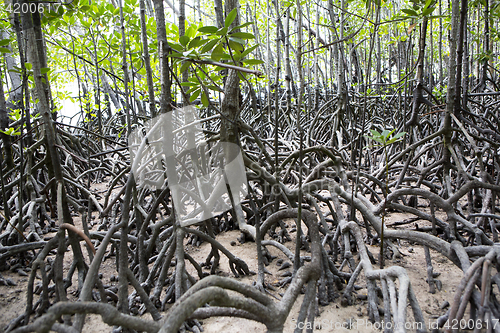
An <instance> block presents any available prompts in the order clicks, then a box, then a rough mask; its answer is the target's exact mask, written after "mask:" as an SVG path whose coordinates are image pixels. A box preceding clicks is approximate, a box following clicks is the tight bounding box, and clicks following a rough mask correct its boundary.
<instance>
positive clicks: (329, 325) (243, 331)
mask: <svg viewBox="0 0 500 333" xmlns="http://www.w3.org/2000/svg"><path fill="white" fill-rule="evenodd" d="M95 189H96V190H99V191H102V190H103V188H102V187H101V186H99V187H98V188H95ZM422 209H424V208H422ZM96 214H97V213H94V215H96ZM405 218H408V216H405V215H404V214H399V213H392V214H390V215H389V217H388V218H387V220H386V223H387V225H389V226H390V225H391V224H393V223H394V222H396V221H402V220H404V219H405ZM75 222H76V224H77V225H78V224H79V223H81V221H79V219H78V218H76V219H75ZM293 223H294V222H293V221H288V224H289V225H292V224H293ZM417 223H418V224H419V225H421V226H422V225H425V223H423V222H422V221H419V222H417ZM401 227H404V228H411V229H415V223H411V224H407V225H404V226H401ZM96 228H97V226H94V230H95V229H96ZM239 235H240V232H239V231H231V232H226V233H223V234H221V235H218V236H217V240H218V241H219V242H220V243H221V244H222V245H224V246H225V247H226V248H228V249H229V250H230V251H231V252H232V253H233V254H234V255H235V256H237V257H239V258H241V259H243V260H244V261H245V262H246V263H247V264H248V266H249V268H250V270H252V271H255V272H257V270H258V268H257V252H256V246H255V243H253V242H246V243H244V244H240V243H239V241H238V240H237V238H238V237H239ZM293 235H294V234H292V236H293ZM231 243H232V244H233V245H231ZM293 244H294V243H292V242H287V243H286V244H285V245H286V246H287V247H288V248H290V249H291V250H292V251H293V249H292V247H293ZM398 245H399V248H400V251H401V253H402V255H403V256H402V258H400V259H397V260H395V261H391V260H387V261H386V266H390V265H398V266H401V267H404V268H405V269H406V270H407V272H408V275H409V277H410V281H411V284H412V287H413V289H414V290H415V293H416V295H417V298H418V301H419V304H420V307H421V308H422V311H423V313H424V316H425V321H426V325H427V329H430V328H431V327H432V324H433V323H434V322H435V320H436V318H437V317H438V316H440V315H442V314H444V313H445V312H446V308H445V309H441V308H440V305H441V304H443V302H445V301H449V302H451V301H452V299H453V296H454V292H455V288H456V286H457V285H458V284H459V283H460V280H461V278H462V272H461V271H460V270H459V269H458V268H457V267H456V266H454V265H453V264H451V263H450V262H449V260H448V259H446V258H445V257H443V256H442V255H440V254H438V253H436V252H434V251H432V250H431V256H432V262H433V266H434V272H437V273H440V276H439V277H438V278H437V279H438V280H440V281H441V283H442V289H441V290H440V291H437V292H436V293H435V294H430V293H429V292H428V289H429V287H428V285H427V283H426V278H427V272H426V264H425V255H424V250H423V248H422V247H421V246H418V245H415V244H409V243H408V242H405V241H402V242H400V243H399V244H398ZM186 249H187V252H188V253H190V254H191V255H192V256H193V258H194V259H195V260H196V261H197V262H204V261H205V259H206V256H207V254H208V253H209V252H210V245H209V244H207V243H204V244H202V245H201V246H199V247H194V246H191V245H186ZM368 249H369V250H370V252H372V253H373V255H374V256H375V257H377V256H378V247H376V246H368ZM269 250H270V252H271V253H272V254H273V255H276V256H278V258H282V259H284V260H285V261H287V258H286V257H285V255H284V254H283V253H281V252H280V251H278V250H277V249H275V248H274V247H269ZM84 253H85V255H86V251H85V250H84ZM69 254H70V252H67V255H66V256H65V260H64V268H65V271H66V272H67V270H68V269H69V266H70V264H71V260H72V258H71V257H70V255H69ZM355 255H356V254H355ZM52 257H54V256H52ZM276 261H277V260H274V261H273V262H272V263H270V265H269V266H267V267H266V268H267V269H268V270H269V271H270V272H271V273H272V275H266V282H267V283H273V282H275V281H277V280H280V279H281V277H280V276H279V275H280V274H281V273H283V271H278V268H279V266H277V265H276ZM186 268H187V269H188V271H189V272H190V273H191V274H192V275H193V276H196V277H197V274H196V272H195V270H194V268H193V267H192V266H191V265H190V264H189V263H188V262H187V263H186ZM290 269H291V268H290ZM344 270H345V269H344ZM206 271H207V272H208V270H206ZM100 272H101V273H102V274H103V282H104V284H108V285H116V284H117V282H115V281H114V280H112V276H117V272H116V269H115V260H114V257H112V258H110V259H107V260H106V261H105V262H104V263H103V265H102V267H101V271H100ZM171 273H172V270H170V274H171ZM21 274H22V273H21ZM219 274H221V275H224V276H232V273H231V272H230V270H229V264H228V260H227V258H226V257H225V256H224V255H222V254H221V262H220V271H219ZM2 275H3V276H4V277H5V278H11V279H12V280H13V281H14V282H15V283H16V284H17V285H16V286H0V313H1V316H0V332H3V330H4V328H5V327H6V325H8V323H9V322H10V321H11V320H12V319H14V318H16V317H17V316H19V315H21V314H22V313H23V312H24V311H25V302H26V291H25V290H26V285H27V281H28V277H27V276H23V275H20V274H19V273H17V272H10V271H7V272H2ZM75 275H76V274H75ZM239 280H240V281H242V282H245V283H248V284H251V283H252V282H254V281H256V280H257V276H256V275H254V276H248V277H241V278H239ZM39 281H40V280H39V279H36V280H35V284H36V283H37V282H39ZM356 285H359V286H361V287H363V288H362V289H360V290H358V291H357V293H358V294H366V289H365V286H366V284H365V282H364V278H363V277H362V273H361V277H360V279H358V281H357V283H356ZM76 287H77V281H76V277H75V278H74V280H73V285H72V286H71V287H70V288H69V290H68V297H69V298H70V300H76V296H75V291H76ZM130 290H131V291H132V289H130ZM284 291H285V289H279V288H278V289H277V290H276V291H272V293H273V295H275V296H277V297H278V298H280V296H279V294H278V293H283V292H284ZM37 298H38V296H36V295H35V301H36V299H37ZM302 299H303V295H300V296H299V298H298V299H297V301H296V302H295V304H294V306H293V308H292V311H291V312H290V315H289V317H288V319H287V321H286V324H285V327H284V332H285V333H291V332H293V330H294V329H295V328H296V326H297V324H298V323H297V321H296V319H297V315H298V312H299V309H300V304H301V303H302ZM51 301H53V299H51ZM202 323H203V328H204V330H205V332H207V333H212V332H213V333H215V332H228V333H229V332H230V333H252V332H265V326H264V325H262V324H259V323H256V322H253V321H249V320H245V319H238V318H227V317H219V318H210V319H206V320H203V321H202ZM302 324H303V325H305V327H307V325H310V324H309V323H302ZM407 324H408V327H409V328H410V329H409V330H408V331H409V332H415V329H414V328H415V326H414V325H415V324H414V323H413V314H412V312H411V309H410V308H409V307H408V317H407ZM111 329H112V328H111V327H110V326H108V325H106V324H104V323H103V322H102V320H101V318H100V317H99V316H98V315H91V316H88V317H87V321H86V324H85V327H84V332H88V333H94V332H95V333H97V332H105V331H107V332H110V331H111ZM334 330H335V332H374V331H377V330H376V328H375V327H373V326H372V325H371V324H370V323H369V322H368V316H367V310H366V303H365V301H362V300H359V299H356V301H355V304H354V305H352V306H348V307H342V306H341V305H340V300H339V299H337V300H336V301H335V302H333V303H330V304H329V305H327V306H320V307H319V317H317V318H316V319H315V331H319V332H333V331H334Z"/></svg>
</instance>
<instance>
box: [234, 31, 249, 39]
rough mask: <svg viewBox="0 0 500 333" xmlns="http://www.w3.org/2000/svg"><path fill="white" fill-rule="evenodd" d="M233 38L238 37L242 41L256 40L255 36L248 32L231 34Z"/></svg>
mask: <svg viewBox="0 0 500 333" xmlns="http://www.w3.org/2000/svg"><path fill="white" fill-rule="evenodd" d="M230 36H231V37H237V38H241V39H254V38H255V36H254V35H253V34H251V33H248V32H234V33H232V34H230Z"/></svg>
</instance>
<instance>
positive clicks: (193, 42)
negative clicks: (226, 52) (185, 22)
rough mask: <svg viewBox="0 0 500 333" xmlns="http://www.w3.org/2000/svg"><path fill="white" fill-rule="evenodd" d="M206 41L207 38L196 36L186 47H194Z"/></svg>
mask: <svg viewBox="0 0 500 333" xmlns="http://www.w3.org/2000/svg"><path fill="white" fill-rule="evenodd" d="M206 42H208V39H201V37H199V36H198V37H196V38H195V39H193V40H191V41H190V42H189V45H188V49H193V48H196V47H198V46H200V45H203V44H205V43H206Z"/></svg>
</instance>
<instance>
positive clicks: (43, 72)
mask: <svg viewBox="0 0 500 333" xmlns="http://www.w3.org/2000/svg"><path fill="white" fill-rule="evenodd" d="M49 71H50V68H48V67H43V68H41V69H40V72H41V73H42V74H45V73H48V72H49Z"/></svg>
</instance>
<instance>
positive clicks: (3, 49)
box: [0, 47, 11, 53]
mask: <svg viewBox="0 0 500 333" xmlns="http://www.w3.org/2000/svg"><path fill="white" fill-rule="evenodd" d="M0 52H2V53H10V52H11V51H10V50H9V49H8V48H6V47H0Z"/></svg>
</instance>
